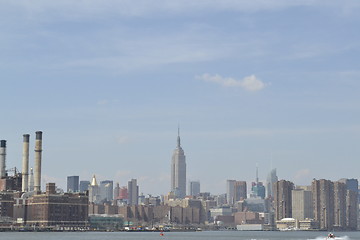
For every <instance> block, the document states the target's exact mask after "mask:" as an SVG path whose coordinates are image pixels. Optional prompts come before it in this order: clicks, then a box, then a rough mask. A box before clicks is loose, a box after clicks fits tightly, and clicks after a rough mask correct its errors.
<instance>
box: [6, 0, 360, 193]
mask: <svg viewBox="0 0 360 240" xmlns="http://www.w3.org/2000/svg"><path fill="white" fill-rule="evenodd" d="M359 8H360V3H359V2H358V1H354V0H350V1H346V2H345V3H344V2H338V1H332V0H330V1H326V2H323V1H312V2H309V1H301V0H300V1H287V0H286V1H285V0H278V1H275V0H269V1H266V3H264V1H242V0H239V1H212V0H204V1H201V2H192V1H189V0H185V1H179V0H174V1H171V3H170V2H166V1H160V0H149V1H145V0H140V1H139V2H137V3H133V2H132V1H128V0H122V1H113V0H110V1H109V2H108V5H105V4H104V3H103V2H100V1H90V2H83V1H81V2H73V1H70V0H64V1H61V2H49V1H37V2H34V3H32V4H28V3H27V2H25V1H17V2H3V3H2V7H1V9H0V20H1V21H0V27H1V37H0V48H1V52H2V54H1V56H0V79H1V90H2V91H1V94H0V101H1V103H2V117H1V127H0V139H5V140H7V143H6V144H7V168H12V167H15V166H16V167H17V168H18V169H21V162H22V139H21V138H22V135H23V134H27V133H29V134H30V135H31V136H30V143H29V144H30V146H31V148H30V156H29V158H30V162H31V164H32V163H33V161H34V147H33V146H34V144H35V140H34V138H35V135H34V134H33V133H34V132H35V131H37V130H39V129H40V130H41V131H43V132H44V141H43V146H42V149H43V152H42V173H41V174H42V178H43V182H42V183H41V187H42V188H44V186H45V183H46V182H55V183H56V184H57V185H58V186H59V187H61V188H63V189H66V177H67V176H74V175H78V176H80V180H88V181H90V180H91V179H92V176H93V175H94V174H95V175H96V177H97V178H98V179H99V180H107V179H111V180H113V181H114V183H116V182H119V183H120V185H121V186H124V185H125V186H126V185H127V182H128V181H129V179H137V184H138V185H139V187H140V193H141V192H143V193H144V194H148V193H151V194H155V195H160V194H165V193H167V192H168V191H169V183H170V181H171V176H170V171H171V170H170V168H171V167H170V164H169V160H170V159H171V155H172V151H173V149H174V147H176V144H175V143H174V137H176V127H177V125H178V124H180V125H181V129H182V131H181V137H182V147H183V148H184V149H185V150H186V157H187V159H186V161H187V179H197V180H199V181H200V182H201V191H203V192H211V193H213V194H221V193H224V192H225V191H226V180H227V179H237V180H246V181H251V179H254V178H255V176H254V175H255V174H254V171H253V169H255V163H258V164H259V178H260V179H259V180H260V181H262V182H265V179H266V177H267V174H268V173H269V171H270V170H271V169H273V168H276V169H277V175H278V177H279V179H286V180H289V181H292V182H294V183H297V184H299V185H305V184H309V183H310V182H311V180H312V179H313V178H317V179H322V178H323V179H330V180H338V179H341V178H344V177H347V178H356V179H359V178H360V176H359V173H358V171H357V168H359V167H360V165H359V164H360V163H359V161H358V159H359V157H360V148H359V147H358V143H359V142H360V141H359V140H360V124H359V119H360V95H359V94H358V89H360V81H359V77H360V72H359V61H358V58H359V57H358V56H359V54H358V53H359V51H360V46H359V44H358V42H359V39H360V33H359V31H358V30H357V28H358V25H359V23H360V16H358V14H357V13H358V10H359ZM304 16H306V17H304ZM31 164H30V165H29V168H34V165H31ZM294 166H296V167H294ZM335 169H336V171H335ZM37 184H38V183H36V184H35V185H37ZM186 184H187V183H186Z"/></svg>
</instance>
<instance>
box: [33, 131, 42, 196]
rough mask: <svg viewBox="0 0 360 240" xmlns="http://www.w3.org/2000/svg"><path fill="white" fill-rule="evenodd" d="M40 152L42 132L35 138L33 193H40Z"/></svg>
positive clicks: (37, 133) (38, 132)
mask: <svg viewBox="0 0 360 240" xmlns="http://www.w3.org/2000/svg"><path fill="white" fill-rule="evenodd" d="M41 152H42V132H41V131H37V132H36V138H35V163H34V191H35V192H37V193H40V192H41Z"/></svg>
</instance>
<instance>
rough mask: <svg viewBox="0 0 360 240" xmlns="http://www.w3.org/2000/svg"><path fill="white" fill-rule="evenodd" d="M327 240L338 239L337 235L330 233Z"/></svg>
mask: <svg viewBox="0 0 360 240" xmlns="http://www.w3.org/2000/svg"><path fill="white" fill-rule="evenodd" d="M326 239H327V240H335V239H336V237H335V234H333V233H331V232H330V233H329V234H328V235H327V237H326Z"/></svg>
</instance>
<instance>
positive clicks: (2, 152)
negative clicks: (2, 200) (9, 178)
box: [0, 140, 6, 179]
mask: <svg viewBox="0 0 360 240" xmlns="http://www.w3.org/2000/svg"><path fill="white" fill-rule="evenodd" d="M5 164H6V140H1V141H0V179H1V178H4V177H6V171H5V167H6V165H5Z"/></svg>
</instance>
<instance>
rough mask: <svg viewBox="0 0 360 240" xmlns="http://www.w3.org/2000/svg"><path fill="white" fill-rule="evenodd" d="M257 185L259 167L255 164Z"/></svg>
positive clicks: (257, 181)
mask: <svg viewBox="0 0 360 240" xmlns="http://www.w3.org/2000/svg"><path fill="white" fill-rule="evenodd" d="M258 183H259V166H258V164H257V163H256V185H258Z"/></svg>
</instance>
